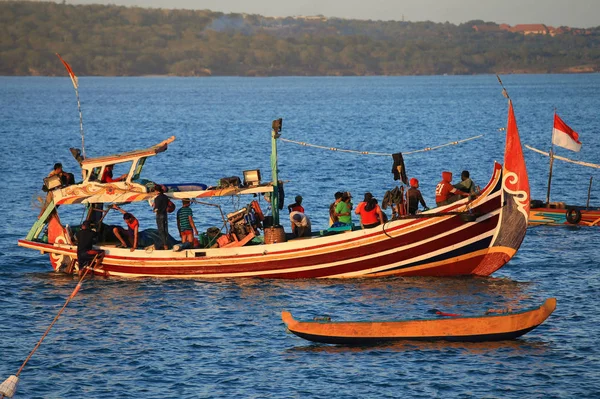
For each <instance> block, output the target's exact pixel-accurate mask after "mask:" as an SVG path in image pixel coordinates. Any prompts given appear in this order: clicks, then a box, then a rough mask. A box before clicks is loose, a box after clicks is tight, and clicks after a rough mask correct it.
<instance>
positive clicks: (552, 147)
mask: <svg viewBox="0 0 600 399" xmlns="http://www.w3.org/2000/svg"><path fill="white" fill-rule="evenodd" d="M554 117H555V118H556V108H555V109H554ZM552 120H554V119H552ZM549 155H550V172H549V173H548V192H547V193H546V206H549V204H550V186H551V185H552V166H553V165H554V125H552V136H550V152H549Z"/></svg>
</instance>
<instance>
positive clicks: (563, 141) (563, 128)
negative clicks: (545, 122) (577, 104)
mask: <svg viewBox="0 0 600 399" xmlns="http://www.w3.org/2000/svg"><path fill="white" fill-rule="evenodd" d="M552 144H554V145H557V146H559V147H564V148H567V149H569V150H571V151H575V152H579V150H581V142H580V141H579V133H577V132H576V131H575V130H573V129H571V128H570V127H569V126H567V124H566V123H565V122H564V121H563V120H562V119H560V117H559V116H558V115H557V114H554V129H552Z"/></svg>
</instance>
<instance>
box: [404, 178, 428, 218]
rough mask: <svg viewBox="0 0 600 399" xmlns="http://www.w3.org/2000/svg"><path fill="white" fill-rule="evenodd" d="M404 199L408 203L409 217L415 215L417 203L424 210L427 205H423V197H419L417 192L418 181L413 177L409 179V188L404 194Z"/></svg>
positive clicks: (419, 193) (419, 192)
mask: <svg viewBox="0 0 600 399" xmlns="http://www.w3.org/2000/svg"><path fill="white" fill-rule="evenodd" d="M406 198H407V201H408V213H409V215H414V214H416V213H417V209H419V202H420V203H421V205H423V209H424V210H426V209H427V204H425V200H424V199H423V195H421V191H420V190H419V181H418V180H417V179H415V178H414V177H413V178H412V179H410V188H409V189H408V191H407V192H406Z"/></svg>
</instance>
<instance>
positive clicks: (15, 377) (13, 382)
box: [0, 255, 99, 398]
mask: <svg viewBox="0 0 600 399" xmlns="http://www.w3.org/2000/svg"><path fill="white" fill-rule="evenodd" d="M98 259H99V255H96V256H95V257H94V259H93V260H92V262H91V263H90V267H86V268H85V272H84V273H83V275H82V276H81V277H80V278H79V281H78V282H77V286H76V287H75V289H74V290H73V292H71V295H69V297H68V298H67V300H66V302H65V304H64V305H63V306H62V308H61V309H60V310H59V311H58V313H57V314H56V316H55V317H54V320H52V323H50V325H49V326H48V328H47V329H46V331H45V332H44V334H43V335H42V337H41V338H40V340H39V341H38V342H37V344H36V345H35V347H34V348H33V350H32V351H31V352H30V353H29V356H27V358H26V359H25V361H24V362H23V364H22V365H21V367H20V368H19V371H17V373H16V374H15V375H13V376H10V377H9V378H8V379H7V380H6V381H5V382H4V383H2V385H3V386H5V385H6V388H7V389H8V390H9V391H10V393H9V394H8V395H7V394H6V393H5V392H4V391H3V392H2V393H0V398H4V397H5V396H7V397H9V398H10V397H12V396H13V394H14V391H15V390H16V384H17V383H18V377H19V375H20V374H21V372H22V371H23V369H24V368H25V365H26V364H27V362H28V361H29V359H31V357H32V356H33V354H34V353H35V351H37V349H38V348H39V347H40V345H41V344H42V342H43V341H44V338H46V336H47V335H48V333H49V332H50V329H51V328H52V326H54V323H56V321H57V320H58V318H59V317H60V315H61V314H62V312H63V311H64V310H65V308H66V307H67V305H68V304H69V302H70V301H71V299H73V298H74V297H75V295H77V293H78V292H79V290H80V289H81V284H82V283H83V279H84V278H85V276H86V275H87V274H88V272H89V271H90V268H91V267H93V266H95V265H96V263H97V262H98ZM11 385H12V386H11Z"/></svg>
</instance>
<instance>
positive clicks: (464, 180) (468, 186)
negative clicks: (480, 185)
mask: <svg viewBox="0 0 600 399" xmlns="http://www.w3.org/2000/svg"><path fill="white" fill-rule="evenodd" d="M460 180H461V181H460V182H459V183H456V184H455V185H454V188H456V189H458V190H460V191H463V192H465V193H469V195H471V196H475V195H476V194H477V191H478V190H477V188H476V186H475V183H473V180H471V177H470V173H469V171H468V170H463V171H462V173H461V174H460Z"/></svg>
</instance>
